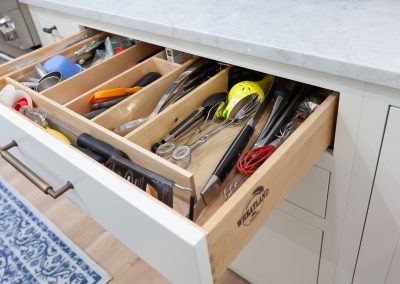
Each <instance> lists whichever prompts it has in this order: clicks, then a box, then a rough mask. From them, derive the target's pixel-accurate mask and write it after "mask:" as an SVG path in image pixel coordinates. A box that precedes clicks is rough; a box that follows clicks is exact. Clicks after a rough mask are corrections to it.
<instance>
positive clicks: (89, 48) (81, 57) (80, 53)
mask: <svg viewBox="0 0 400 284" xmlns="http://www.w3.org/2000/svg"><path fill="white" fill-rule="evenodd" d="M105 40H106V38H103V39H100V40H94V41H92V42H91V43H89V44H87V45H85V46H83V47H81V48H80V49H78V50H76V51H75V52H74V54H73V55H72V56H71V57H70V59H71V61H73V62H75V63H78V64H79V65H83V64H85V63H86V62H87V61H88V60H89V59H91V58H93V56H94V51H95V50H96V49H97V48H98V47H100V46H101V45H102V44H104V42H105Z"/></svg>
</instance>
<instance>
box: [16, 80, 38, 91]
mask: <svg viewBox="0 0 400 284" xmlns="http://www.w3.org/2000/svg"><path fill="white" fill-rule="evenodd" d="M20 83H21V84H22V85H24V86H25V87H28V88H30V89H33V90H34V89H36V87H37V85H38V82H20Z"/></svg>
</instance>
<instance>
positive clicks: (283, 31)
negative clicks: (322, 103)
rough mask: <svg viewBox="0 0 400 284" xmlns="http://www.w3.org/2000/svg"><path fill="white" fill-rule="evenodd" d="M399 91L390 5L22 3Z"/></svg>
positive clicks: (181, 0) (399, 23) (350, 1)
mask: <svg viewBox="0 0 400 284" xmlns="http://www.w3.org/2000/svg"><path fill="white" fill-rule="evenodd" d="M21 2H25V3H28V4H32V5H35V6H40V7H44V8H47V9H50V10H57V11H60V12H63V13H67V14H73V15H76V16H80V17H85V18H91V19H95V20H99V21H102V22H109V23H113V24H117V25H120V26H124V27H129V28H135V29H139V30H143V31H146V32H152V33H156V34H162V35H164V36H169V37H172V38H177V39H181V40H186V41H190V42H194V43H201V44H204V45H209V46H213V47H218V48H221V49H226V50H230V51H235V52H240V53H244V54H249V55H252V56H256V57H261V58H266V59H269V60H274V61H278V62H283V63H287V64H291V65H295V66H300V67H305V68H308V69H312V70H317V71H322V72H326V73H330V74H334V75H340V76H344V77H348V78H352V79H357V80H361V81H366V82H371V83H375V84H379V85H384V86H389V87H395V88H398V89H400V1H397V0H381V1H378V0H342V1H338V0H330V1H329V0H326V1H324V0H321V1H318V0H312V1H311V0H302V1H301V0H274V1H271V0H269V1H268V0H255V1H249V0H240V1H239V0H230V1H229V0H220V1H211V0H203V1H195V0H174V1H155V0H136V1H132V0H118V1H110V0H98V1H96V0H22V1H21Z"/></svg>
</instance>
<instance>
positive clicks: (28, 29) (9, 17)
mask: <svg viewBox="0 0 400 284" xmlns="http://www.w3.org/2000/svg"><path fill="white" fill-rule="evenodd" d="M0 37H2V41H3V42H5V43H6V44H8V45H12V46H14V47H16V48H19V49H23V50H24V49H29V48H31V47H33V46H36V45H39V44H40V40H39V36H38V34H37V32H36V30H35V26H34V24H33V21H32V17H31V15H30V13H29V10H28V7H27V6H26V5H25V4H22V3H19V2H18V1H17V0H0Z"/></svg>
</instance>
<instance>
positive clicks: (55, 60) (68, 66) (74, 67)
mask: <svg viewBox="0 0 400 284" xmlns="http://www.w3.org/2000/svg"><path fill="white" fill-rule="evenodd" d="M44 69H45V70H46V71H47V73H50V72H54V71H58V72H60V73H61V75H62V77H63V78H65V79H67V78H69V77H72V76H74V75H76V74H78V73H79V72H81V71H82V67H81V66H80V65H79V64H76V63H74V62H72V61H71V60H70V59H69V58H67V57H65V56H62V55H55V56H53V57H52V58H50V59H49V60H47V61H46V62H45V63H44Z"/></svg>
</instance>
